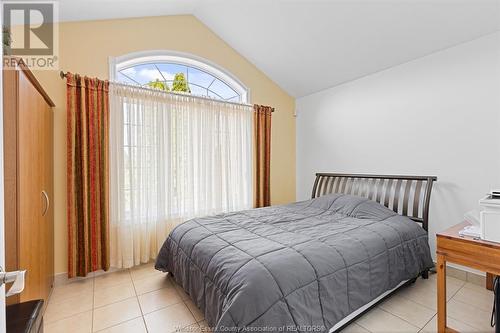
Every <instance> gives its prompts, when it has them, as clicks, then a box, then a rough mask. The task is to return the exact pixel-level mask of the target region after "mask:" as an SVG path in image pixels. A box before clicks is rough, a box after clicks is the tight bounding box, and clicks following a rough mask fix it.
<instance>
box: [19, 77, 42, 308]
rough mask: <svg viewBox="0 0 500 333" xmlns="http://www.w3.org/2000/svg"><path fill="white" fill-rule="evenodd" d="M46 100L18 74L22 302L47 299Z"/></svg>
mask: <svg viewBox="0 0 500 333" xmlns="http://www.w3.org/2000/svg"><path fill="white" fill-rule="evenodd" d="M43 104H44V100H43V98H42V97H41V95H40V94H39V93H38V91H37V90H36V89H35V87H34V86H33V85H32V84H31V82H30V81H29V79H28V78H27V77H26V76H25V74H24V73H23V72H22V71H19V72H18V189H19V192H18V193H19V195H18V214H19V216H18V226H19V268H20V269H26V270H27V273H26V289H25V291H24V292H23V293H21V301H25V300H30V299H39V298H41V296H42V295H43V290H42V284H41V278H42V276H43V275H44V270H45V268H44V267H43V266H44V265H45V263H44V262H43V260H41V257H42V253H43V244H44V240H43V237H42V235H43V234H44V226H43V219H42V211H43V209H44V206H43V198H42V194H41V191H42V184H41V183H42V170H41V166H42V165H43V156H42V155H43V154H42V145H43V140H42V130H41V126H40V124H41V123H42V117H43V114H42V113H41V112H40V107H41V106H42V105H43Z"/></svg>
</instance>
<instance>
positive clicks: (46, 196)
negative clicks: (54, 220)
mask: <svg viewBox="0 0 500 333" xmlns="http://www.w3.org/2000/svg"><path fill="white" fill-rule="evenodd" d="M42 195H43V197H44V199H45V209H44V210H43V212H42V216H45V214H47V211H48V210H49V207H50V199H49V195H48V194H47V192H45V190H43V191H42Z"/></svg>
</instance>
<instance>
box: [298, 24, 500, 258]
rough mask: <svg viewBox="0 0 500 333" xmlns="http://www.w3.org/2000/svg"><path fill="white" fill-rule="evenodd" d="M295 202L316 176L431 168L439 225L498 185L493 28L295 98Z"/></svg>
mask: <svg viewBox="0 0 500 333" xmlns="http://www.w3.org/2000/svg"><path fill="white" fill-rule="evenodd" d="M297 113H298V116H297V199H298V200H301V199H307V198H309V197H310V192H311V188H312V183H313V180H314V173H315V172H320V171H330V172H333V171H337V172H350V173H358V172H359V173H375V174H417V175H419V174H421V175H436V176H437V177H438V182H437V183H436V186H435V187H434V190H433V193H432V198H431V211H430V222H429V223H430V242H431V251H432V253H433V254H434V253H435V237H434V234H435V232H437V231H440V230H443V229H445V228H447V227H448V226H451V225H453V224H456V223H459V222H461V221H462V216H463V213H464V212H466V211H468V210H471V209H473V208H476V206H477V202H478V199H479V198H481V197H482V196H484V194H485V193H486V192H487V191H488V190H489V189H490V188H491V187H494V186H496V187H500V33H495V34H492V35H488V36H485V37H482V38H480V39H476V40H474V41H471V42H468V43H464V44H460V45H458V46H455V47H452V48H449V49H446V50H443V51H440V52H438V53H434V54H431V55H429V56H426V57H423V58H420V59H417V60H414V61H411V62H409V63H405V64H402V65H399V66H396V67H392V68H390V69H387V70H384V71H382V72H378V73H375V74H372V75H370V76H367V77H364V78H361V79H358V80H355V81H352V82H349V83H346V84H343V85H340V86H336V87H334V88H331V89H328V90H325V91H322V92H319V93H316V94H313V95H309V96H306V97H303V98H300V99H298V100H297Z"/></svg>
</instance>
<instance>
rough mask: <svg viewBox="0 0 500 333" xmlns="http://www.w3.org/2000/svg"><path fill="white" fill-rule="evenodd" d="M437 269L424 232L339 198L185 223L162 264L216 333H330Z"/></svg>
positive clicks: (363, 203) (372, 205)
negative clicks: (375, 301) (379, 298)
mask: <svg viewBox="0 0 500 333" xmlns="http://www.w3.org/2000/svg"><path fill="white" fill-rule="evenodd" d="M431 266H432V260H431V256H430V251H429V246H428V241H427V234H426V233H425V231H424V230H423V229H422V228H421V227H420V226H418V225H417V224H416V223H415V222H413V221H411V220H410V219H408V218H407V217H403V216H400V215H397V214H395V213H394V212H393V211H391V210H389V209H387V208H386V207H384V206H382V205H380V204H378V203H376V202H374V201H371V200H368V199H365V198H360V197H356V196H349V195H342V194H332V195H327V196H323V197H320V198H317V199H313V200H309V201H302V202H297V203H293V204H289V205H284V206H274V207H268V208H261V209H252V210H247V211H240V212H234V213H228V214H221V215H217V216H210V217H204V218H196V219H193V220H190V221H187V222H185V223H183V224H181V225H179V226H178V227H176V228H175V229H174V230H173V231H172V232H171V233H170V235H169V237H168V238H167V240H166V241H165V243H164V245H163V247H162V248H161V250H160V253H159V255H158V259H157V261H156V268H157V269H158V270H161V271H165V272H170V273H172V274H173V275H174V279H175V280H176V281H177V282H178V283H179V284H181V286H182V287H183V288H184V289H185V290H186V292H187V293H188V294H189V295H190V296H191V298H192V299H193V301H194V302H195V303H196V304H197V305H198V307H199V308H200V309H201V310H202V311H203V312H204V314H205V319H206V321H207V323H208V324H209V325H210V326H215V327H216V331H218V332H225V331H241V330H249V331H268V332H269V331H270V332H282V331H295V332H296V331H297V330H298V331H328V330H329V329H330V328H332V327H333V326H334V325H335V324H336V323H337V322H339V321H340V320H342V319H343V318H344V317H346V316H347V315H349V314H350V313H351V312H353V311H355V310H356V309H358V308H360V307H361V306H363V305H365V304H366V303H368V302H370V301H372V300H373V299H375V298H376V297H377V296H379V295H380V294H382V293H384V292H385V291H387V290H391V289H393V288H394V287H396V286H397V285H398V284H399V283H401V282H402V281H405V280H408V279H411V278H414V277H416V276H417V275H418V274H419V273H420V272H421V271H423V270H424V269H426V268H429V267H431Z"/></svg>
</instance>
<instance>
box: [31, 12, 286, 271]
mask: <svg viewBox="0 0 500 333" xmlns="http://www.w3.org/2000/svg"><path fill="white" fill-rule="evenodd" d="M59 35H60V36H59V37H60V42H59V48H60V51H59V56H60V58H59V59H60V67H61V69H63V70H65V71H71V72H75V73H79V74H82V75H87V76H97V77H99V78H108V75H109V68H108V57H110V56H114V57H115V56H120V55H124V54H127V53H130V52H136V51H145V50H174V51H182V52H188V53H191V54H194V55H197V56H200V57H203V58H205V59H208V60H210V61H211V62H213V63H216V64H218V65H219V66H221V67H222V68H225V69H226V70H228V71H229V72H231V73H232V74H233V75H235V76H236V77H238V78H239V79H240V80H241V81H242V82H243V83H244V84H245V85H246V86H247V87H249V88H250V96H251V101H250V102H251V103H258V104H265V105H271V106H273V107H275V108H276V112H275V113H274V114H273V120H272V148H271V149H272V152H271V154H272V155H271V156H272V157H271V189H272V194H271V196H272V203H273V204H282V203H288V202H292V201H294V200H295V119H294V116H293V114H294V109H295V99H294V98H292V97H291V96H289V95H288V94H287V93H286V92H285V91H283V90H282V89H281V88H280V87H278V86H277V85H276V84H275V83H274V82H273V81H271V80H270V79H269V78H268V77H267V76H266V75H265V74H264V73H262V72H261V71H260V70H258V69H257V68H256V67H255V66H254V65H252V64H251V63H250V62H249V61H247V60H246V59H245V58H244V57H242V56H241V55H240V54H238V53H237V52H236V51H235V50H234V49H232V48H231V47H230V46H229V45H227V44H226V43H225V42H224V41H223V40H221V39H220V38H219V37H218V36H217V35H215V34H214V33H213V32H212V31H211V30H210V29H208V28H207V27H206V26H205V25H203V24H202V23H201V22H200V21H198V20H197V19H196V18H195V17H194V16H190V15H189V16H162V17H150V18H139V19H122V20H105V21H87V22H71V23H61V24H60V26H59ZM269 52H272V50H269ZM35 75H36V76H37V77H38V79H39V80H40V82H41V84H42V86H43V87H44V88H45V89H46V90H47V92H48V94H49V95H50V97H51V98H52V99H53V100H54V102H55V104H56V108H55V113H54V153H55V157H54V159H55V161H54V175H55V184H54V192H55V193H54V209H55V273H56V274H57V273H63V272H67V227H66V107H65V104H66V97H65V92H66V90H65V81H64V80H61V78H60V77H59V73H58V72H57V73H56V72H54V71H39V72H36V73H35Z"/></svg>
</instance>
